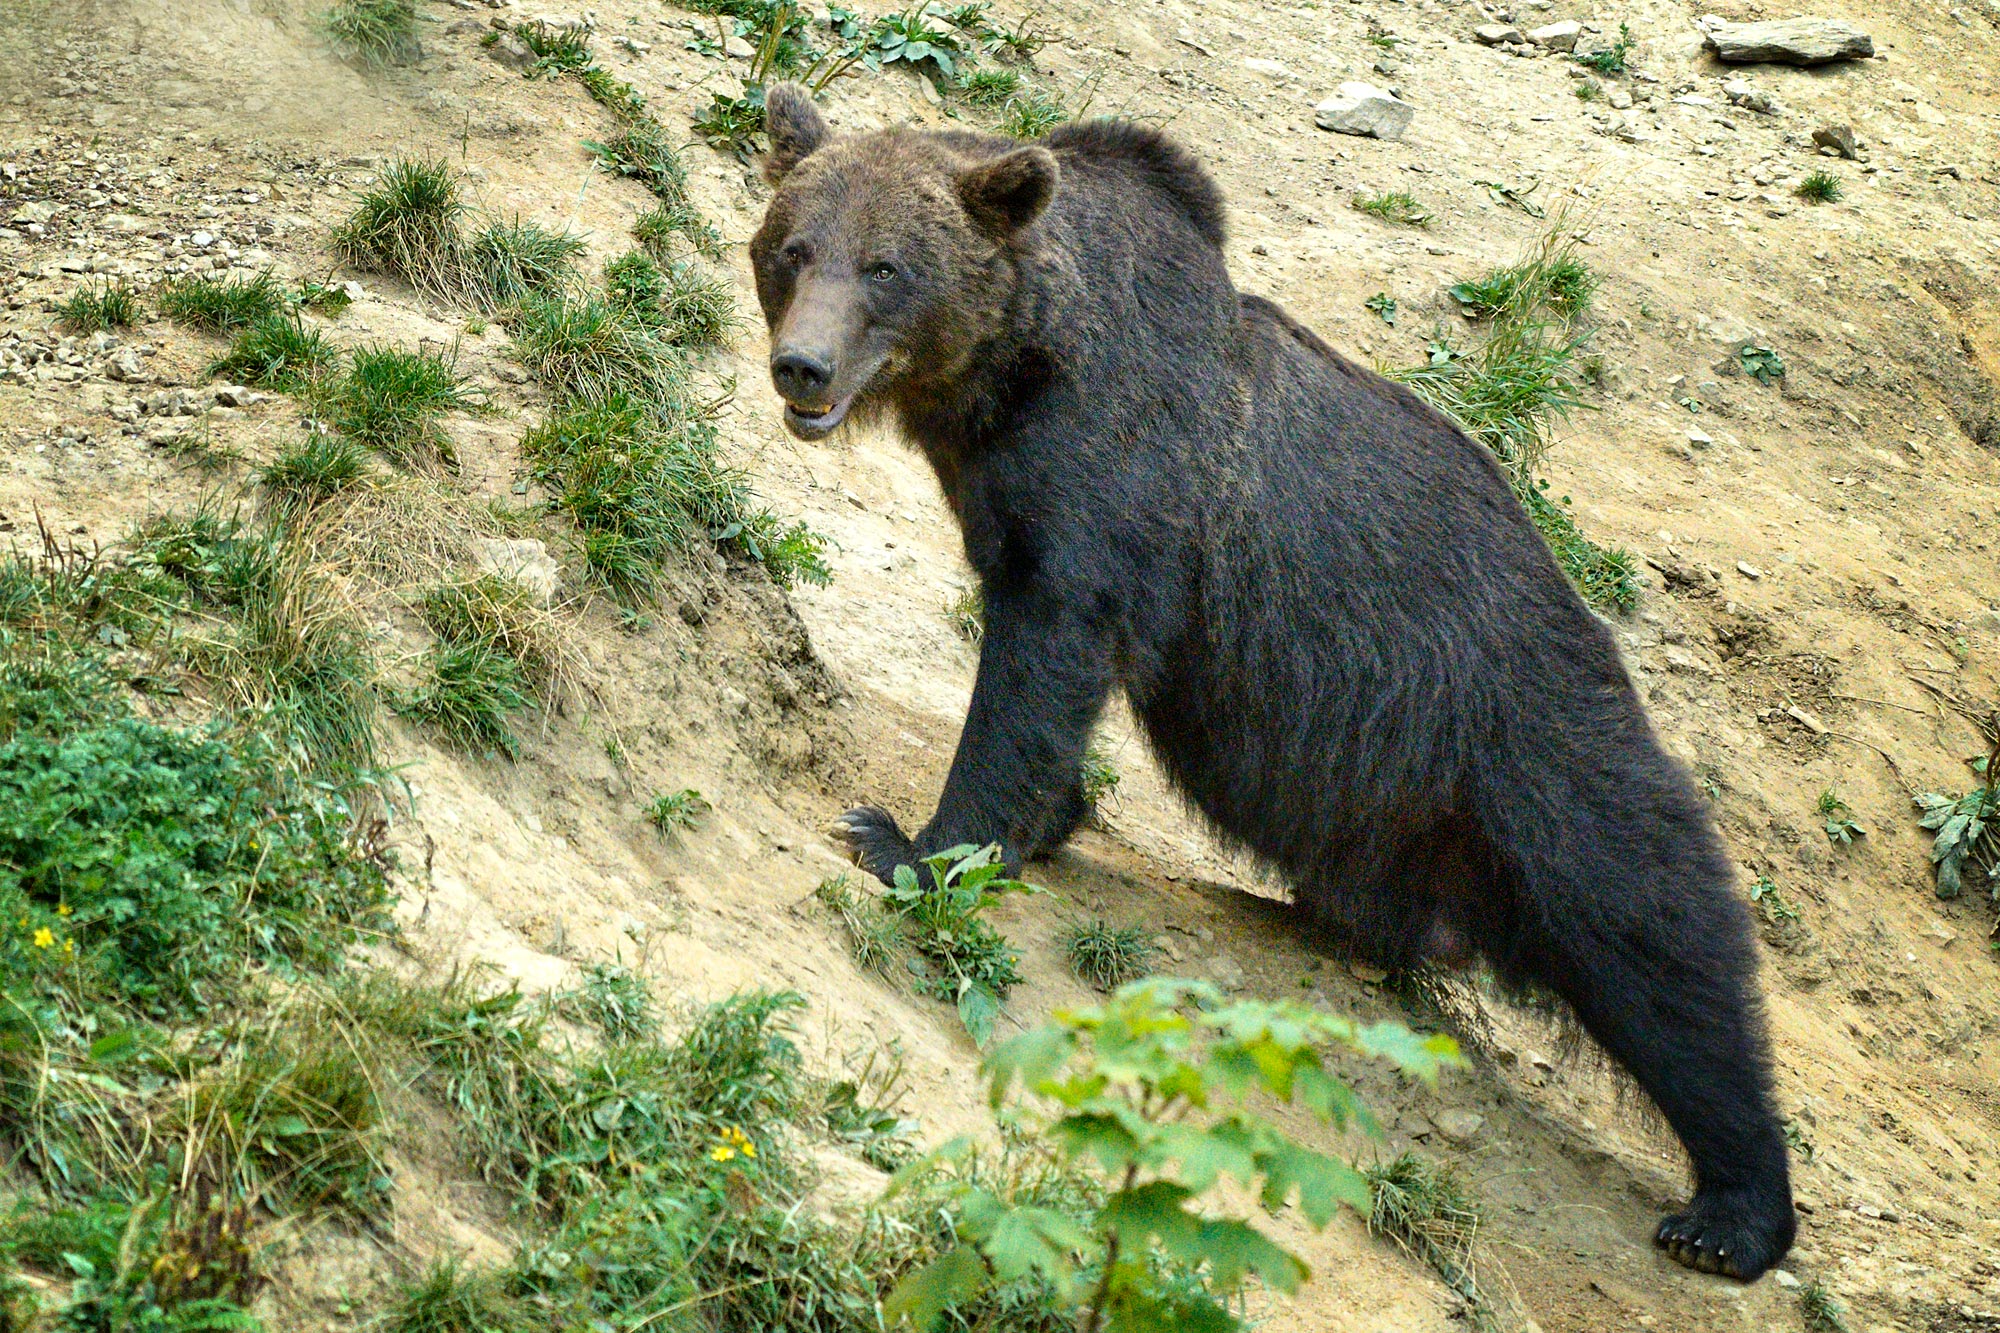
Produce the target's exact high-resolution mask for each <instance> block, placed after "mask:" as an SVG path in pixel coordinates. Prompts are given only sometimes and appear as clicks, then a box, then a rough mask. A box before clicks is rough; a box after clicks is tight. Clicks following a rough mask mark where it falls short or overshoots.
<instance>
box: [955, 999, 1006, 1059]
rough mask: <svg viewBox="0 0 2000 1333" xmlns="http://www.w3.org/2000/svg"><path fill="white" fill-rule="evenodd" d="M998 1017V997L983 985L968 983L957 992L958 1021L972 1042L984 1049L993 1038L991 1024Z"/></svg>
mask: <svg viewBox="0 0 2000 1333" xmlns="http://www.w3.org/2000/svg"><path fill="white" fill-rule="evenodd" d="M999 1017H1000V1000H999V997H998V996H996V995H994V993H993V992H992V991H990V990H988V989H987V988H986V987H984V986H976V985H968V986H966V987H965V988H964V989H963V990H961V991H959V993H958V1021H959V1022H961V1023H963V1024H965V1030H966V1031H967V1032H969V1033H971V1034H972V1044H973V1045H974V1046H978V1047H980V1048H981V1049H984V1048H985V1046H986V1043H987V1042H989V1041H991V1040H993V1024H994V1021H995V1020H996V1019H998V1018H999Z"/></svg>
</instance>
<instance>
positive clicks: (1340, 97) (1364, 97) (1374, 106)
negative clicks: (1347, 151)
mask: <svg viewBox="0 0 2000 1333" xmlns="http://www.w3.org/2000/svg"><path fill="white" fill-rule="evenodd" d="M1416 114H1417V110H1416V108H1415V107H1413V106H1411V105H1410V104H1409V103H1408V102H1405V101H1404V100H1403V99H1402V98H1400V97H1398V96H1396V95H1395V94H1394V93H1392V92H1389V91H1387V90H1386V89H1382V88H1377V87H1376V86H1375V85H1374V84H1372V83H1343V84H1341V85H1340V91H1339V92H1337V93H1336V94H1334V95H1333V96H1332V97H1329V98H1327V99H1326V100H1325V101H1324V102H1321V103H1320V104H1319V105H1318V106H1316V107H1314V108H1313V123H1314V124H1316V125H1318V126H1319V127H1320V128H1321V129H1323V130H1332V131H1333V132H1334V133H1335V134H1358V135H1361V136H1363V137H1365V138H1369V139H1400V138H1402V137H1403V131H1405V130H1407V129H1409V128H1410V121H1411V119H1412V118H1413V117H1414V116H1415V115H1416Z"/></svg>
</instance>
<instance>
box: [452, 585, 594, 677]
mask: <svg viewBox="0 0 2000 1333" xmlns="http://www.w3.org/2000/svg"><path fill="white" fill-rule="evenodd" d="M417 614H418V616H419V617H421V618H422V620H423V622H424V624H425V625H426V626H427V627H428V628H429V629H430V631H431V633H433V634H435V635H437V636H438V638H439V639H440V640H442V641H443V642H444V643H446V644H449V645H451V646H452V647H468V646H473V645H482V644H483V645H486V646H489V647H492V648H496V649H498V650H499V651H500V652H503V653H505V654H506V655H507V656H508V657H510V658H512V659H513V660H514V664H515V665H516V666H518V667H519V668H520V669H521V674H522V676H523V677H524V678H525V679H526V680H527V681H528V682H529V683H530V684H531V685H533V686H534V687H535V692H536V693H537V695H539V696H540V697H541V698H542V699H543V700H544V701H545V702H546V703H548V704H550V705H554V704H557V703H559V702H560V701H562V700H564V699H567V698H576V697H581V695H582V694H583V693H584V689H585V683H586V678H587V676H588V674H589V667H588V665H587V663H586V661H585V659H584V657H583V654H582V652H581V650H580V649H579V648H578V647H577V646H576V644H575V643H574V641H573V640H572V637H571V632H570V630H569V628H568V626H566V625H565V624H564V622H563V621H562V620H561V619H559V618H558V617H557V616H556V615H555V613H554V612H552V611H550V610H549V608H547V607H546V606H543V605H542V604H541V603H540V602H539V601H538V600H537V599H536V597H535V594H534V593H533V592H532V591H531V590H530V589H528V588H527V587H526V586H524V585H523V584H521V583H520V582H519V581H518V580H515V579H511V578H507V577H506V576H504V575H500V574H482V575H481V576H480V577H478V578H476V579H473V580H472V581H471V582H469V583H441V584H437V585H435V586H433V587H430V588H427V589H425V590H424V592H423V595H422V596H421V597H420V598H419V599H418V602H417Z"/></svg>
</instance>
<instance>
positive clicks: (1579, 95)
mask: <svg viewBox="0 0 2000 1333" xmlns="http://www.w3.org/2000/svg"><path fill="white" fill-rule="evenodd" d="M1573 91H1574V92H1575V93H1576V100H1577V101H1579V102H1599V101H1602V100H1603V99H1604V89H1602V88H1600V87H1598V86H1597V85H1596V84H1594V83H1592V82H1591V81H1590V80H1588V79H1585V80H1584V81H1583V82H1582V83H1579V84H1578V85H1576V87H1575V89H1573Z"/></svg>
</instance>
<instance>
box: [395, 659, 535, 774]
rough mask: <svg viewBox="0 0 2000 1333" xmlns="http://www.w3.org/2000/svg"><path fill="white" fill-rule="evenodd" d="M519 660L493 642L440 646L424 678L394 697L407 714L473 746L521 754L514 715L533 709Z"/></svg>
mask: <svg viewBox="0 0 2000 1333" xmlns="http://www.w3.org/2000/svg"><path fill="white" fill-rule="evenodd" d="M530 702H531V700H530V699H529V696H528V682H527V679H526V678H525V677H524V676H522V674H521V667H520V664H519V663H517V662H515V661H514V659H513V658H512V657H509V656H508V655H507V654H506V653H505V652H504V651H502V650H501V649H500V648H499V647H497V646H496V645H494V644H491V643H482V642H473V643H464V644H456V645H450V646H445V647H440V648H438V649H437V650H436V651H434V652H433V653H432V654H431V655H430V657H429V659H428V660H427V662H426V663H425V668H424V673H423V679H422V682H421V683H420V684H419V685H417V687H416V688H415V689H413V690H410V691H409V692H407V693H406V694H403V695H402V696H400V697H399V698H398V699H396V701H395V705H394V706H395V709H396V711H397V712H398V713H400V714H402V715H403V716H404V717H407V718H411V719H413V720H415V721H418V722H427V723H430V724H431V725H433V726H435V727H437V728H438V729H439V730H440V731H442V732H444V734H445V735H446V736H447V737H448V738H449V739H451V740H452V741H454V742H456V743H457V744H459V745H462V746H464V747H465V748H467V749H469V750H474V751H498V752H499V753H500V754H503V755H505V756H506V757H507V758H509V759H515V758H519V757H520V753H521V741H520V738H519V737H517V736H516V735H515V734H514V730H513V727H512V726H511V725H510V723H509V716H510V715H511V714H513V713H516V712H518V711H520V710H521V709H524V708H526V707H528V705H529V703H530Z"/></svg>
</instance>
